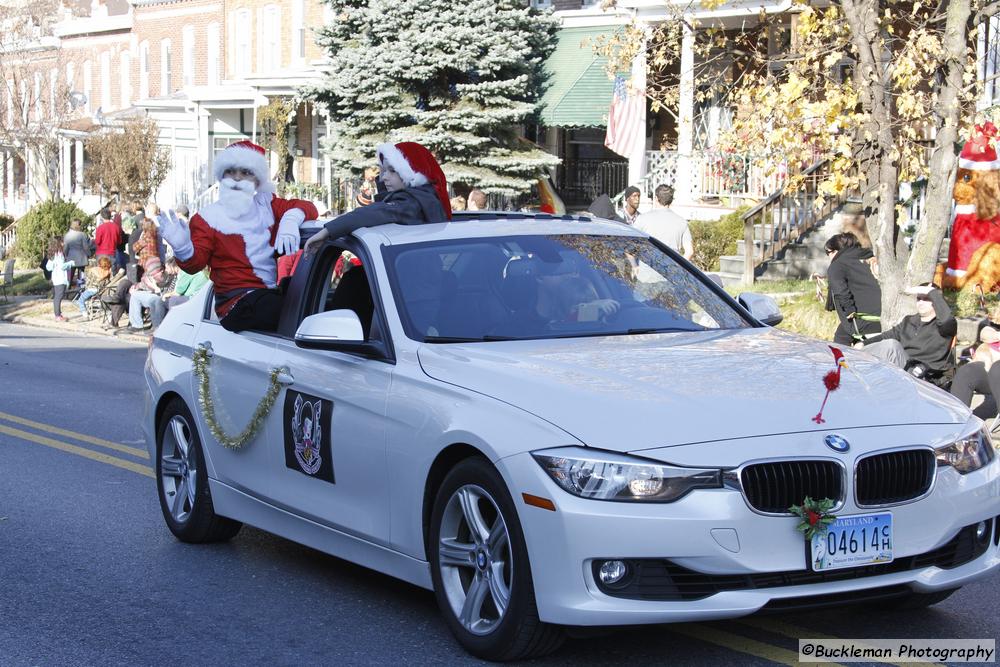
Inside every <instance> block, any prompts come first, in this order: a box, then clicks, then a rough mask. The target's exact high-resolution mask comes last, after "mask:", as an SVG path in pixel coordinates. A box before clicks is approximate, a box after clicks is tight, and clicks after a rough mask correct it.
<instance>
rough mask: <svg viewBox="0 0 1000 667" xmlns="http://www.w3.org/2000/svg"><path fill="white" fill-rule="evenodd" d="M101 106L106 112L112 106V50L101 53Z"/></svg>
mask: <svg viewBox="0 0 1000 667" xmlns="http://www.w3.org/2000/svg"><path fill="white" fill-rule="evenodd" d="M101 107H102V108H103V109H104V111H105V112H106V111H107V110H108V109H110V108H111V52H110V51H105V52H104V53H102V54H101Z"/></svg>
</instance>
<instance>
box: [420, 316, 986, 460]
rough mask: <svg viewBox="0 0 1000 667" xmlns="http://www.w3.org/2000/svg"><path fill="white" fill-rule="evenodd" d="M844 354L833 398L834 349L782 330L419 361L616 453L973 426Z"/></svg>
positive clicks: (477, 348)
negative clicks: (828, 378) (855, 431)
mask: <svg viewBox="0 0 1000 667" xmlns="http://www.w3.org/2000/svg"><path fill="white" fill-rule="evenodd" d="M844 352H845V359H846V361H847V367H846V368H844V369H842V371H841V375H840V385H839V387H838V388H837V389H835V390H834V391H832V392H830V393H829V396H828V397H827V389H826V386H825V383H824V376H825V375H826V374H827V373H829V372H830V371H833V370H835V369H836V368H837V366H836V364H835V361H834V356H833V354H832V352H831V349H830V346H829V345H827V344H825V343H822V342H819V341H816V340H813V339H809V338H805V337H802V336H798V335H794V334H789V333H785V332H781V331H778V330H776V329H764V328H761V329H741V330H735V331H712V332H696V333H670V334H651V335H644V336H609V337H600V338H563V339H555V340H534V341H502V342H489V343H467V344H466V343H463V344H447V345H441V344H424V345H422V346H421V347H420V348H419V350H418V357H419V359H420V364H421V366H422V367H423V370H424V372H425V373H426V374H427V375H428V376H430V377H432V378H435V379H437V380H440V381H442V382H447V383H450V384H453V385H457V386H460V387H464V388H466V389H469V390H472V391H475V392H478V393H481V394H485V395H487V396H491V397H493V398H496V399H498V400H501V401H504V402H505V403H509V404H511V405H514V406H517V407H519V408H521V409H523V410H525V411H527V412H530V413H532V414H534V415H537V416H538V417H540V418H542V419H544V420H546V421H548V422H551V423H552V424H554V425H556V426H558V427H560V428H561V429H563V430H564V431H566V432H567V433H569V434H570V435H572V436H574V437H575V438H577V439H578V440H580V442H582V443H584V444H586V445H589V446H593V447H600V448H604V449H611V450H617V451H637V450H642V449H648V448H653V447H669V446H674V445H682V444H690V443H695V442H706V441H714V440H723V439H734V438H746V437H756V436H762V435H770V434H778V433H797V432H805V431H829V430H831V429H838V430H843V429H851V428H860V427H868V426H885V425H894V424H919V423H924V424H929V423H937V424H941V423H964V422H965V421H966V420H967V419H968V418H969V415H970V412H969V410H968V408H966V407H965V406H964V405H962V404H961V403H960V402H959V401H958V400H956V399H955V398H954V397H952V396H951V395H949V394H947V393H945V392H943V391H941V390H939V389H937V388H936V387H932V386H931V385H929V384H927V383H925V382H922V381H920V380H916V379H914V378H912V377H910V376H909V375H907V374H906V373H904V372H902V371H901V370H899V369H897V368H893V367H890V366H887V365H885V364H882V363H880V362H878V361H876V360H875V359H874V357H872V356H870V355H868V354H865V353H863V352H858V351H854V350H845V351H844ZM824 398H826V404H825V406H824V405H823V402H824ZM821 408H822V419H823V420H824V421H823V422H822V423H818V422H817V421H816V419H814V418H815V417H816V416H817V415H818V414H819V413H820V409H821ZM567 444H569V443H567Z"/></svg>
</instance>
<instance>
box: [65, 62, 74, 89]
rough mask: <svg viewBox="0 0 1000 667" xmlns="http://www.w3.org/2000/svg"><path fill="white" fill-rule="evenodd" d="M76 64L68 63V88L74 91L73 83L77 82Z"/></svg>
mask: <svg viewBox="0 0 1000 667" xmlns="http://www.w3.org/2000/svg"><path fill="white" fill-rule="evenodd" d="M75 77H76V66H75V65H74V64H73V63H66V88H67V89H68V90H69V91H70V92H72V91H73V84H74V83H76V81H75Z"/></svg>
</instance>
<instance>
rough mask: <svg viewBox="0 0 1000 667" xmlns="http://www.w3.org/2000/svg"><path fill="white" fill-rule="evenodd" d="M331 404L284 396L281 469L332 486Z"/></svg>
mask: <svg viewBox="0 0 1000 667" xmlns="http://www.w3.org/2000/svg"><path fill="white" fill-rule="evenodd" d="M332 415H333V403H332V402H330V401H325V400H323V399H321V398H319V397H317V396H310V395H309V394H302V393H299V392H297V391H291V390H289V391H288V392H287V393H286V395H285V410H284V438H285V465H286V466H287V467H289V468H291V469H293V470H298V471H299V472H302V473H304V474H306V475H309V476H310V477H318V478H320V479H324V480H326V481H328V482H331V483H332V482H334V475H333V460H332V455H333V453H332V451H331V450H332V447H331V444H330V436H331V418H332Z"/></svg>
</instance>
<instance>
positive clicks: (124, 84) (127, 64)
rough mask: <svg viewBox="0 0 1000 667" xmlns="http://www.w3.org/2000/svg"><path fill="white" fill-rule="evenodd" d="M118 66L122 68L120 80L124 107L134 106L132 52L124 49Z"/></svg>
mask: <svg viewBox="0 0 1000 667" xmlns="http://www.w3.org/2000/svg"><path fill="white" fill-rule="evenodd" d="M118 67H119V68H120V72H119V76H120V77H121V80H120V81H119V84H120V88H121V96H122V109H127V108H128V107H130V106H132V54H130V53H129V52H128V51H122V54H121V56H119V61H118Z"/></svg>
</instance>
